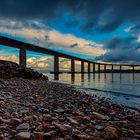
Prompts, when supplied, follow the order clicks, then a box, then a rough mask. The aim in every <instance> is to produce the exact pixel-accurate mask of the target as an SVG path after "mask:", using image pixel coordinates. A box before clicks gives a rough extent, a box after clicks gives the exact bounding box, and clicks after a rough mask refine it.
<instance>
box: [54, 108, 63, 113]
mask: <svg viewBox="0 0 140 140" xmlns="http://www.w3.org/2000/svg"><path fill="white" fill-rule="evenodd" d="M54 112H56V113H57V114H63V113H64V112H65V110H64V109H63V108H58V109H56V110H54Z"/></svg>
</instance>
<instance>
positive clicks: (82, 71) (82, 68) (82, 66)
mask: <svg viewBox="0 0 140 140" xmlns="http://www.w3.org/2000/svg"><path fill="white" fill-rule="evenodd" d="M81 73H84V61H81Z"/></svg>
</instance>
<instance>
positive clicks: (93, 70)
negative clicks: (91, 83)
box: [93, 63, 95, 73]
mask: <svg viewBox="0 0 140 140" xmlns="http://www.w3.org/2000/svg"><path fill="white" fill-rule="evenodd" d="M93 73H95V63H93Z"/></svg>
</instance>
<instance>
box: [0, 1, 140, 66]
mask: <svg viewBox="0 0 140 140" xmlns="http://www.w3.org/2000/svg"><path fill="white" fill-rule="evenodd" d="M139 13H140V1H139V0H123V1H122V0H1V1H0V35H4V36H8V37H11V38H14V39H18V40H21V41H24V42H29V43H32V44H36V45H40V46H42V47H45V48H49V49H53V50H57V51H60V52H63V53H66V54H70V55H74V56H78V57H82V58H85V59H90V60H93V61H99V62H108V63H123V64H124V63H125V64H140V22H139V21H140V15H139ZM0 59H6V60H12V61H14V62H18V50H15V49H12V48H8V47H6V46H0ZM52 61H53V59H52V57H50V56H46V55H42V54H34V53H32V52H30V53H28V60H27V62H28V65H29V66H34V67H39V68H47V67H51V66H52ZM61 61H62V62H63V63H62V64H63V67H64V68H66V69H67V67H69V61H67V60H65V61H64V59H61ZM77 64H78V62H77Z"/></svg>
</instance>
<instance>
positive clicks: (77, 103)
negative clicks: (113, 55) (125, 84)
mask: <svg viewBox="0 0 140 140" xmlns="http://www.w3.org/2000/svg"><path fill="white" fill-rule="evenodd" d="M139 139H140V112H132V111H129V110H128V109H127V108H125V107H123V106H120V105H117V104H114V103H112V102H111V101H107V100H106V99H104V98H98V97H96V96H94V97H92V96H90V95H87V94H86V93H84V92H81V91H79V90H78V89H76V88H74V87H72V86H70V85H65V84H61V83H57V82H51V81H48V78H47V77H45V76H43V75H42V74H39V73H38V72H35V71H33V70H31V69H24V68H20V67H19V66H18V65H17V64H14V63H10V62H4V61H0V140H139Z"/></svg>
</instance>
